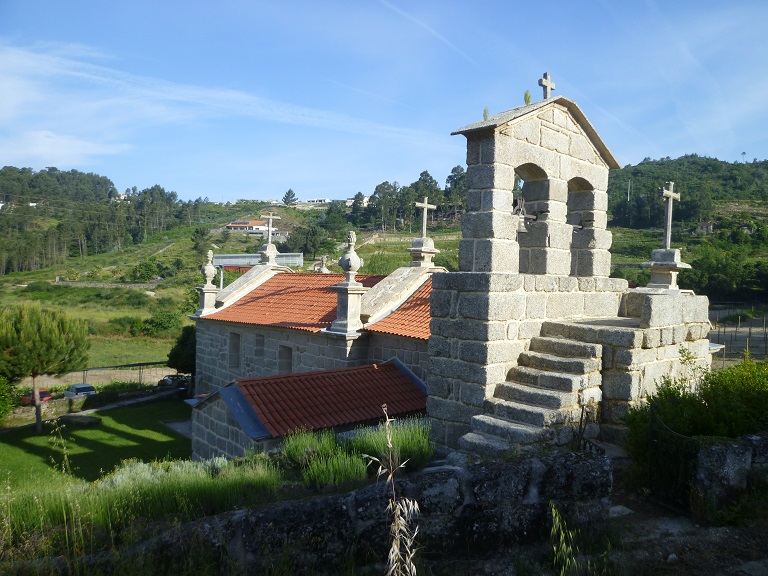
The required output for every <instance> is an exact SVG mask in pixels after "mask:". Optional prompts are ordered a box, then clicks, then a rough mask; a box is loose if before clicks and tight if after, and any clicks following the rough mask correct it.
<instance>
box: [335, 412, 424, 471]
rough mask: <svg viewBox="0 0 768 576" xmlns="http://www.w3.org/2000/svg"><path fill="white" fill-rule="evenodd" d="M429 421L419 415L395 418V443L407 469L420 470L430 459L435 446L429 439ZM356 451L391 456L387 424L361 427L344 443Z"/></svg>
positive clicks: (393, 435)
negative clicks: (401, 418)
mask: <svg viewBox="0 0 768 576" xmlns="http://www.w3.org/2000/svg"><path fill="white" fill-rule="evenodd" d="M430 428H431V426H430V424H429V421H427V420H423V419H419V418H405V419H403V420H395V421H393V422H392V426H391V429H392V444H393V445H394V448H395V459H396V460H397V463H398V464H401V463H403V462H405V469H406V470H407V471H413V470H418V469H419V468H422V467H423V466H424V465H426V464H427V462H429V461H430V459H431V458H432V455H433V453H434V448H433V447H432V446H431V445H430V443H429V433H430ZM344 448H345V449H346V450H347V452H349V453H352V454H368V455H369V456H374V457H375V458H378V459H380V460H382V459H387V458H388V457H389V456H388V454H389V450H388V448H387V436H386V430H385V428H384V425H383V424H381V425H379V426H378V427H377V428H361V429H359V430H358V431H357V432H356V434H355V435H354V436H353V437H352V438H350V439H349V440H347V441H346V442H345V443H344Z"/></svg>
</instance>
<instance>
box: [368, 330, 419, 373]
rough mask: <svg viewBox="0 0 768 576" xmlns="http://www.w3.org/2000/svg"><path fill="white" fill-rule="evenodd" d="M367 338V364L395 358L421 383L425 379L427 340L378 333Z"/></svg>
mask: <svg viewBox="0 0 768 576" xmlns="http://www.w3.org/2000/svg"><path fill="white" fill-rule="evenodd" d="M369 338H370V339H369V344H368V359H367V360H366V363H367V364H374V363H377V362H378V363H383V362H386V361H387V360H391V359H392V358H397V359H398V360H400V362H402V363H403V364H405V365H406V366H407V367H408V368H409V369H410V370H411V372H413V373H414V374H415V375H416V377H417V378H419V379H420V380H422V381H424V380H425V379H426V377H427V368H428V365H429V354H428V353H427V340H419V339H416V338H405V337H403V336H395V335H393V334H383V333H379V332H373V333H371V334H370V336H369Z"/></svg>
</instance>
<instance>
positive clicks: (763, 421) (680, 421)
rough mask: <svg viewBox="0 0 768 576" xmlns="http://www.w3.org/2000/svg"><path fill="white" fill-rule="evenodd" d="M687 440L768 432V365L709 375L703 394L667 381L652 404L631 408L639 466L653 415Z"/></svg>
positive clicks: (748, 363) (633, 452) (631, 444)
mask: <svg viewBox="0 0 768 576" xmlns="http://www.w3.org/2000/svg"><path fill="white" fill-rule="evenodd" d="M651 407H653V410H654V414H655V415H656V416H658V418H660V419H661V421H662V422H664V424H666V425H667V426H668V427H669V428H670V429H671V430H673V431H674V432H677V433H678V434H682V435H683V436H725V437H728V438H735V437H737V436H743V435H745V434H752V433H755V432H761V431H764V430H768V363H766V362H765V361H763V362H755V361H753V360H751V359H749V358H746V359H745V360H744V362H743V363H742V364H739V365H737V366H733V367H731V368H727V369H725V370H721V371H719V372H710V373H707V374H706V375H704V377H703V381H702V382H701V385H700V386H699V387H698V389H692V386H691V382H690V380H689V379H688V378H681V379H671V378H666V379H665V380H664V381H663V382H662V383H661V385H660V386H659V387H658V389H657V391H656V393H655V394H654V395H653V396H651V397H649V398H648V403H647V404H645V405H643V406H639V407H637V408H632V409H630V411H629V413H628V414H627V415H626V416H625V423H626V424H627V441H626V447H627V451H628V452H629V454H630V456H632V458H633V459H634V460H635V461H636V462H637V463H639V464H643V463H645V462H646V461H647V457H648V428H649V424H650V410H651Z"/></svg>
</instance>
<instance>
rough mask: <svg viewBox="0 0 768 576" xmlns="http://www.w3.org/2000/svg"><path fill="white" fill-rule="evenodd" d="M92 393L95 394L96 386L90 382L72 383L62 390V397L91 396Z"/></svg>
mask: <svg viewBox="0 0 768 576" xmlns="http://www.w3.org/2000/svg"><path fill="white" fill-rule="evenodd" d="M93 394H96V388H94V387H93V386H91V385H90V384H72V386H70V387H69V388H67V389H66V390H64V398H77V397H79V396H92V395H93Z"/></svg>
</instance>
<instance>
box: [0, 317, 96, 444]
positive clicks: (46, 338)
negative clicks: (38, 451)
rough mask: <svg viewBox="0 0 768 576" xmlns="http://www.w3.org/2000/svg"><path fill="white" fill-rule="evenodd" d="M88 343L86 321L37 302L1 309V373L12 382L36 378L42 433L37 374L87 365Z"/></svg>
mask: <svg viewBox="0 0 768 576" xmlns="http://www.w3.org/2000/svg"><path fill="white" fill-rule="evenodd" d="M88 346H89V343H88V328H87V325H86V323H85V322H83V321H80V320H72V319H71V318H69V317H68V316H66V315H65V314H62V313H60V312H55V311H53V310H44V309H43V308H42V307H41V306H40V304H37V303H34V304H22V305H21V306H12V307H8V308H5V309H3V310H2V311H0V351H1V352H0V376H4V377H5V378H7V379H8V380H9V381H11V382H16V381H18V380H20V379H21V378H24V377H26V376H31V377H32V391H33V397H34V402H35V422H36V425H37V432H38V433H41V432H42V431H43V421H42V416H41V410H40V388H39V386H38V382H37V377H38V376H40V375H41V374H57V375H60V374H66V373H67V372H72V371H73V370H78V369H80V368H83V367H84V366H85V363H86V361H87V359H88V355H87V350H88Z"/></svg>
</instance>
